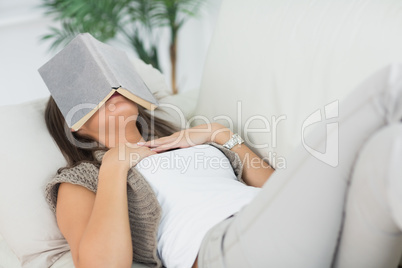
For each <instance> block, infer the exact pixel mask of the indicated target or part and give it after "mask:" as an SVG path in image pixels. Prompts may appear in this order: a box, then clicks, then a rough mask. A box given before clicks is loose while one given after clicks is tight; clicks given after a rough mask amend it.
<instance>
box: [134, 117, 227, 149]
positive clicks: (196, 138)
mask: <svg viewBox="0 0 402 268" xmlns="http://www.w3.org/2000/svg"><path fill="white" fill-rule="evenodd" d="M222 132H224V133H225V136H228V137H230V134H231V131H230V130H229V129H228V128H226V127H225V126H223V125H221V124H219V123H211V124H202V125H198V126H195V127H192V128H188V129H184V130H181V131H178V132H175V133H173V134H172V135H170V136H166V137H162V138H159V139H155V140H150V141H147V142H145V143H144V142H139V143H137V144H138V145H141V146H146V147H149V148H152V149H151V150H152V151H154V152H158V153H159V152H163V151H166V150H170V149H174V148H187V147H191V146H195V145H199V144H203V143H205V142H208V141H215V140H216V137H217V136H218V135H219V133H222Z"/></svg>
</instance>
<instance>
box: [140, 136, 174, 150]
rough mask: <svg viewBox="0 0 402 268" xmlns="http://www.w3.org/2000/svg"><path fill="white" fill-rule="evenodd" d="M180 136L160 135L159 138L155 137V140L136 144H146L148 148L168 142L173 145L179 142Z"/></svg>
mask: <svg viewBox="0 0 402 268" xmlns="http://www.w3.org/2000/svg"><path fill="white" fill-rule="evenodd" d="M179 141H180V138H178V137H175V136H167V137H162V138H159V139H155V140H150V141H147V142H138V143H137V144H138V145H140V146H147V147H150V148H154V147H159V146H161V145H165V144H170V145H175V144H176V143H179Z"/></svg>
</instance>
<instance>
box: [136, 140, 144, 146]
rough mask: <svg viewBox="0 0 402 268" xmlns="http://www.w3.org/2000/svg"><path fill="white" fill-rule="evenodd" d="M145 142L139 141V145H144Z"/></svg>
mask: <svg viewBox="0 0 402 268" xmlns="http://www.w3.org/2000/svg"><path fill="white" fill-rule="evenodd" d="M143 144H145V142H143V141H141V142H137V145H143Z"/></svg>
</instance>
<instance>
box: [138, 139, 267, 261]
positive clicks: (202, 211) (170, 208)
mask: <svg viewBox="0 0 402 268" xmlns="http://www.w3.org/2000/svg"><path fill="white" fill-rule="evenodd" d="M135 168H136V169H137V170H138V171H139V172H140V173H141V174H142V175H143V176H144V178H145V179H146V180H147V181H148V182H149V184H150V185H151V187H152V189H153V191H154V192H155V194H156V197H157V199H158V201H159V204H160V205H161V207H162V216H161V222H160V225H159V230H158V254H159V256H160V258H161V260H162V262H163V265H164V266H165V267H169V268H179V267H183V268H184V267H185V268H189V267H191V266H192V264H193V263H194V261H195V258H196V256H197V254H198V251H199V249H200V245H201V242H202V240H203V238H204V236H205V234H206V233H207V232H208V230H209V229H210V228H211V227H213V226H214V225H216V224H217V223H219V222H221V221H222V220H224V219H225V218H227V217H229V216H230V215H232V214H234V213H236V212H238V211H239V210H240V209H241V208H242V207H243V206H244V205H246V204H248V203H249V202H250V201H251V200H252V199H253V198H254V196H255V195H256V194H257V193H259V191H260V190H261V188H256V187H252V186H247V185H245V184H243V183H241V182H239V181H238V180H237V178H236V176H235V174H234V171H233V168H232V166H231V165H230V162H229V159H228V158H227V157H226V156H225V155H224V154H223V153H222V152H221V151H220V150H219V149H218V148H216V147H214V146H212V145H209V144H202V145H197V146H193V147H189V148H184V149H176V150H173V151H168V152H162V153H159V154H155V155H151V156H148V157H146V158H144V159H142V160H141V161H140V162H139V163H138V164H137V165H136V166H135Z"/></svg>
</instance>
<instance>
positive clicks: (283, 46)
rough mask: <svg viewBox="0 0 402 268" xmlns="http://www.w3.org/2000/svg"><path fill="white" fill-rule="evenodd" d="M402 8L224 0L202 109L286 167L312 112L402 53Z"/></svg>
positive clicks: (378, 2)
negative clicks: (285, 164) (286, 161)
mask: <svg viewBox="0 0 402 268" xmlns="http://www.w3.org/2000/svg"><path fill="white" fill-rule="evenodd" d="M401 7H402V2H401V1H397V0H365V1H360V0H248V1H244V0H230V1H229V0H224V1H223V3H222V6H221V10H220V15H219V19H218V22H217V28H216V30H215V33H214V36H213V39H212V42H211V45H210V48H209V53H208V56H207V61H206V64H205V68H204V74H203V80H202V85H201V90H200V96H199V102H198V105H197V108H196V111H195V114H196V115H198V116H201V115H202V116H206V118H208V119H209V120H212V119H214V117H216V116H219V117H218V118H215V119H216V120H215V121H217V122H220V123H223V124H225V125H227V126H230V124H229V123H228V118H231V120H233V128H234V132H239V133H241V134H243V136H244V137H245V138H246V143H247V144H248V145H249V146H251V147H253V148H254V149H255V150H254V151H256V152H257V153H258V154H259V155H260V156H264V157H268V158H270V159H273V164H274V165H275V166H277V168H281V165H282V164H283V160H284V159H286V157H287V155H288V154H289V153H290V151H291V150H292V148H293V147H294V146H296V145H298V144H300V143H301V139H302V125H303V122H304V121H305V120H306V119H307V118H308V116H309V115H310V114H312V113H313V112H314V111H316V110H317V109H320V108H321V110H322V111H323V110H324V107H325V105H327V104H329V103H332V102H334V101H336V100H341V99H342V98H343V97H344V96H345V95H346V94H347V93H348V92H350V91H351V90H352V89H353V88H354V87H355V86H356V85H357V84H359V83H360V81H362V80H363V79H364V78H365V77H366V76H368V75H370V74H371V73H373V72H374V71H375V70H377V69H379V68H381V67H383V66H385V65H387V64H388V63H390V62H395V61H400V60H401V59H402V8H401ZM335 105H336V103H335ZM322 116H323V119H325V113H322ZM285 117H286V119H284V118H285ZM198 123H202V121H201V120H200V121H198V120H195V121H194V124H198ZM307 125H308V124H307ZM313 125H314V124H312V125H311V127H313ZM275 126H276V127H275ZM311 127H310V126H308V127H306V128H305V130H306V131H307V132H308V131H309V130H310V129H311ZM246 128H248V129H249V130H248V131H249V132H251V133H245V132H244V130H245V129H246ZM275 128H276V129H275ZM256 129H259V130H256ZM264 129H265V130H264ZM306 143H307V144H308V141H306ZM265 145H268V146H265ZM321 149H322V150H325V148H321ZM270 152H271V153H270ZM271 162H272V161H271ZM278 165H279V166H278Z"/></svg>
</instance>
